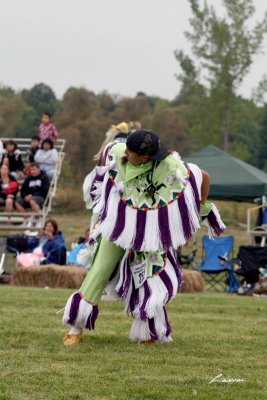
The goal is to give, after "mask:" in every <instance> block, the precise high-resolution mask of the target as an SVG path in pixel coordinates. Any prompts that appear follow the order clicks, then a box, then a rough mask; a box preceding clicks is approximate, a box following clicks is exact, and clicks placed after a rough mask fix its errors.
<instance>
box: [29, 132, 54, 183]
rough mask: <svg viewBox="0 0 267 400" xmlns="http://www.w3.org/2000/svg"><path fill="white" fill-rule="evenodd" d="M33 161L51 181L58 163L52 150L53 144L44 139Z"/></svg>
mask: <svg viewBox="0 0 267 400" xmlns="http://www.w3.org/2000/svg"><path fill="white" fill-rule="evenodd" d="M34 161H35V162H37V163H38V164H39V165H40V168H41V170H42V171H45V172H46V174H47V175H48V177H49V179H50V180H52V179H53V176H54V173H55V171H56V166H57V162H58V152H57V150H56V149H54V143H53V141H52V140H51V139H45V140H44V141H43V142H42V145H41V148H40V149H39V150H38V151H37V153H36V154H35V156H34Z"/></svg>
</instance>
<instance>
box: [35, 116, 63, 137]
mask: <svg viewBox="0 0 267 400" xmlns="http://www.w3.org/2000/svg"><path fill="white" fill-rule="evenodd" d="M38 136H39V138H40V139H41V141H43V140H45V139H51V140H53V142H56V140H57V137H58V132H57V129H56V127H55V125H54V124H52V123H51V114H50V113H49V112H45V113H44V114H43V116H42V122H41V124H40V126H39V129H38Z"/></svg>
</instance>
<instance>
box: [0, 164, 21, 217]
mask: <svg viewBox="0 0 267 400" xmlns="http://www.w3.org/2000/svg"><path fill="white" fill-rule="evenodd" d="M0 174H1V176H0V206H5V211H6V212H12V211H13V205H14V202H15V199H16V194H17V192H18V182H17V181H16V179H15V178H14V176H12V175H10V173H9V168H8V166H7V165H5V164H3V165H2V167H1V170H0Z"/></svg>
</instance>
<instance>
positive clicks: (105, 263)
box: [63, 238, 125, 335]
mask: <svg viewBox="0 0 267 400" xmlns="http://www.w3.org/2000/svg"><path fill="white" fill-rule="evenodd" d="M124 252H125V250H123V249H122V248H121V247H118V246H116V245H115V244H114V243H111V242H109V241H108V240H106V239H103V238H102V239H101V242H100V244H99V246H98V248H97V251H96V254H95V256H94V259H93V262H92V267H91V269H90V271H89V273H88V275H87V276H86V278H85V280H84V282H83V283H82V286H81V288H80V290H79V292H76V293H74V294H73V295H72V296H71V297H70V298H69V300H68V302H67V305H66V307H65V313H64V317H63V322H64V324H66V325H71V326H73V327H75V328H76V330H75V333H74V332H72V331H70V335H72V334H73V335H78V334H79V333H78V330H80V332H81V331H82V329H83V328H85V327H86V328H88V329H89V330H92V329H94V323H95V320H96V318H97V315H98V303H99V301H100V299H101V296H102V293H103V290H104V287H105V284H106V282H107V281H108V279H109V277H110V276H111V274H112V272H113V270H114V268H115V267H116V265H117V263H118V262H119V261H120V260H121V258H122V257H123V254H124ZM77 329H78V330H77Z"/></svg>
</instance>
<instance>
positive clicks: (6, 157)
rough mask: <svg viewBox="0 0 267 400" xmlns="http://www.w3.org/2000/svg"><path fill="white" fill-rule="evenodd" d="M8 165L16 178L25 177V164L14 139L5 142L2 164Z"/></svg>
mask: <svg viewBox="0 0 267 400" xmlns="http://www.w3.org/2000/svg"><path fill="white" fill-rule="evenodd" d="M3 164H5V165H7V166H8V168H9V171H10V174H11V175H13V176H14V178H15V179H17V180H18V179H24V173H23V170H24V164H23V161H22V158H21V152H20V150H19V149H18V145H17V143H16V142H15V141H14V140H8V141H7V142H6V144H5V151H4V154H3V157H2V162H1V165H3Z"/></svg>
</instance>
